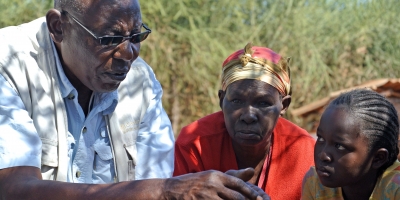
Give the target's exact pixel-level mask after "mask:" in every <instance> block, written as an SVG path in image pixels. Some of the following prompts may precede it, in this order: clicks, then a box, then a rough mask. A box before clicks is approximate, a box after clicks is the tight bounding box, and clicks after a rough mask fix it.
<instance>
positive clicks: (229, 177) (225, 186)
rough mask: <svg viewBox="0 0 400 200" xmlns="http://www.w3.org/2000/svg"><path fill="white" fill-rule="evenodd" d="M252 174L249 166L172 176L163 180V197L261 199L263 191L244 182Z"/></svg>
mask: <svg viewBox="0 0 400 200" xmlns="http://www.w3.org/2000/svg"><path fill="white" fill-rule="evenodd" d="M253 174H254V170H253V169H251V168H249V169H244V170H230V171H229V172H227V173H222V172H219V171H214V170H209V171H204V172H197V173H192V174H185V175H182V176H177V177H173V178H170V179H168V180H167V181H166V182H165V185H164V189H163V190H164V197H165V199H171V198H172V199H263V196H264V195H263V194H265V193H264V192H261V193H260V191H258V190H255V189H253V186H251V185H249V184H247V183H246V182H245V181H247V180H249V179H250V178H251V177H252V176H253ZM243 178H244V179H243ZM260 190H261V189H260ZM261 191H262V190H261ZM265 195H266V194H265ZM267 197H268V196H267ZM264 199H268V198H264Z"/></svg>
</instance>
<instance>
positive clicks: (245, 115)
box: [240, 106, 258, 124]
mask: <svg viewBox="0 0 400 200" xmlns="http://www.w3.org/2000/svg"><path fill="white" fill-rule="evenodd" d="M240 120H242V121H243V122H245V123H246V124H251V123H254V122H256V121H257V120H258V119H257V115H256V112H255V110H254V108H253V107H252V106H247V107H246V108H244V109H243V112H242V115H241V116H240Z"/></svg>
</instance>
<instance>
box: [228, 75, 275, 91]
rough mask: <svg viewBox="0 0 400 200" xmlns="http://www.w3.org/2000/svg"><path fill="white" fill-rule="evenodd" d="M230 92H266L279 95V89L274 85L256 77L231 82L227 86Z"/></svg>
mask: <svg viewBox="0 0 400 200" xmlns="http://www.w3.org/2000/svg"><path fill="white" fill-rule="evenodd" d="M227 92H228V93H232V92H234V93H254V92H257V93H265V94H270V95H279V92H278V90H277V89H276V88H275V87H273V86H272V85H270V84H268V83H266V82H264V81H260V80H256V79H242V80H238V81H235V82H233V83H231V84H230V85H229V86H228V87H227Z"/></svg>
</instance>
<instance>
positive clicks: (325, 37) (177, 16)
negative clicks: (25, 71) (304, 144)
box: [0, 0, 400, 136]
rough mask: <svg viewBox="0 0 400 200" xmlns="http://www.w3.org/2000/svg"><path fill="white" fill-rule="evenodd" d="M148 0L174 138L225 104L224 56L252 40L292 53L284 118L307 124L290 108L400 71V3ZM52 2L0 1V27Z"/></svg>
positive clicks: (150, 46) (153, 57)
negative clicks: (289, 101)
mask: <svg viewBox="0 0 400 200" xmlns="http://www.w3.org/2000/svg"><path fill="white" fill-rule="evenodd" d="M140 3H141V8H142V16H143V22H144V23H146V24H147V25H148V26H149V27H150V28H151V29H152V31H153V32H152V33H151V35H150V36H149V38H148V39H147V40H146V41H144V42H143V43H142V48H141V52H140V54H141V56H142V57H143V58H144V59H145V60H146V61H147V62H148V63H149V64H150V65H151V66H152V67H153V69H154V71H155V73H156V76H157V78H158V80H159V81H160V83H161V84H162V86H163V89H164V96H163V104H164V108H165V110H166V111H167V113H168V115H169V117H170V119H171V122H172V125H173V129H174V132H175V135H176V136H177V135H178V134H179V131H180V129H181V128H182V127H183V126H185V125H187V124H188V123H190V122H192V121H194V120H196V119H198V118H200V117H203V116H205V115H207V114H211V113H213V112H215V111H218V110H220V108H219V105H218V95H217V94H218V90H219V88H220V83H219V76H220V71H221V65H222V62H223V61H224V60H225V58H226V57H227V56H228V55H230V54H231V53H232V52H234V51H236V50H238V49H242V48H244V46H245V45H246V44H247V42H252V43H253V45H255V46H265V47H269V48H271V49H272V50H274V51H275V52H277V53H279V54H281V55H282V56H285V57H291V58H292V59H291V64H290V65H291V75H292V88H293V90H292V91H293V93H292V104H291V106H290V108H289V111H288V113H287V114H286V116H285V117H286V118H288V119H289V120H292V121H293V122H295V123H297V124H299V125H300V126H302V127H304V128H306V129H307V126H306V122H305V121H304V118H302V117H299V116H298V115H297V116H295V115H293V114H292V110H296V109H298V108H300V107H302V106H305V105H307V104H310V103H311V102H314V101H317V100H318V99H321V98H324V97H326V96H329V94H330V93H331V92H334V91H338V90H341V89H344V88H349V87H353V86H356V85H360V84H362V83H364V82H367V81H369V80H373V79H379V78H399V77H400V16H398V15H399V9H400V1H399V0H285V1H282V0H155V1H144V0H142V1H140ZM52 6H53V1H52V0H12V1H10V0H0V27H5V26H10V25H18V24H20V23H24V22H28V21H31V20H33V19H35V18H37V17H40V16H44V15H45V14H46V11H47V10H48V9H49V8H51V7H52ZM0 45H1V44H0Z"/></svg>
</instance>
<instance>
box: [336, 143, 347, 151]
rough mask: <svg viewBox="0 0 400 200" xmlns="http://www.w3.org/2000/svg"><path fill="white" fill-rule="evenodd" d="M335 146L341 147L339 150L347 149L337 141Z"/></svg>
mask: <svg viewBox="0 0 400 200" xmlns="http://www.w3.org/2000/svg"><path fill="white" fill-rule="evenodd" d="M335 147H336V148H337V149H339V150H345V148H344V146H343V145H341V144H339V143H336V144H335Z"/></svg>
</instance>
